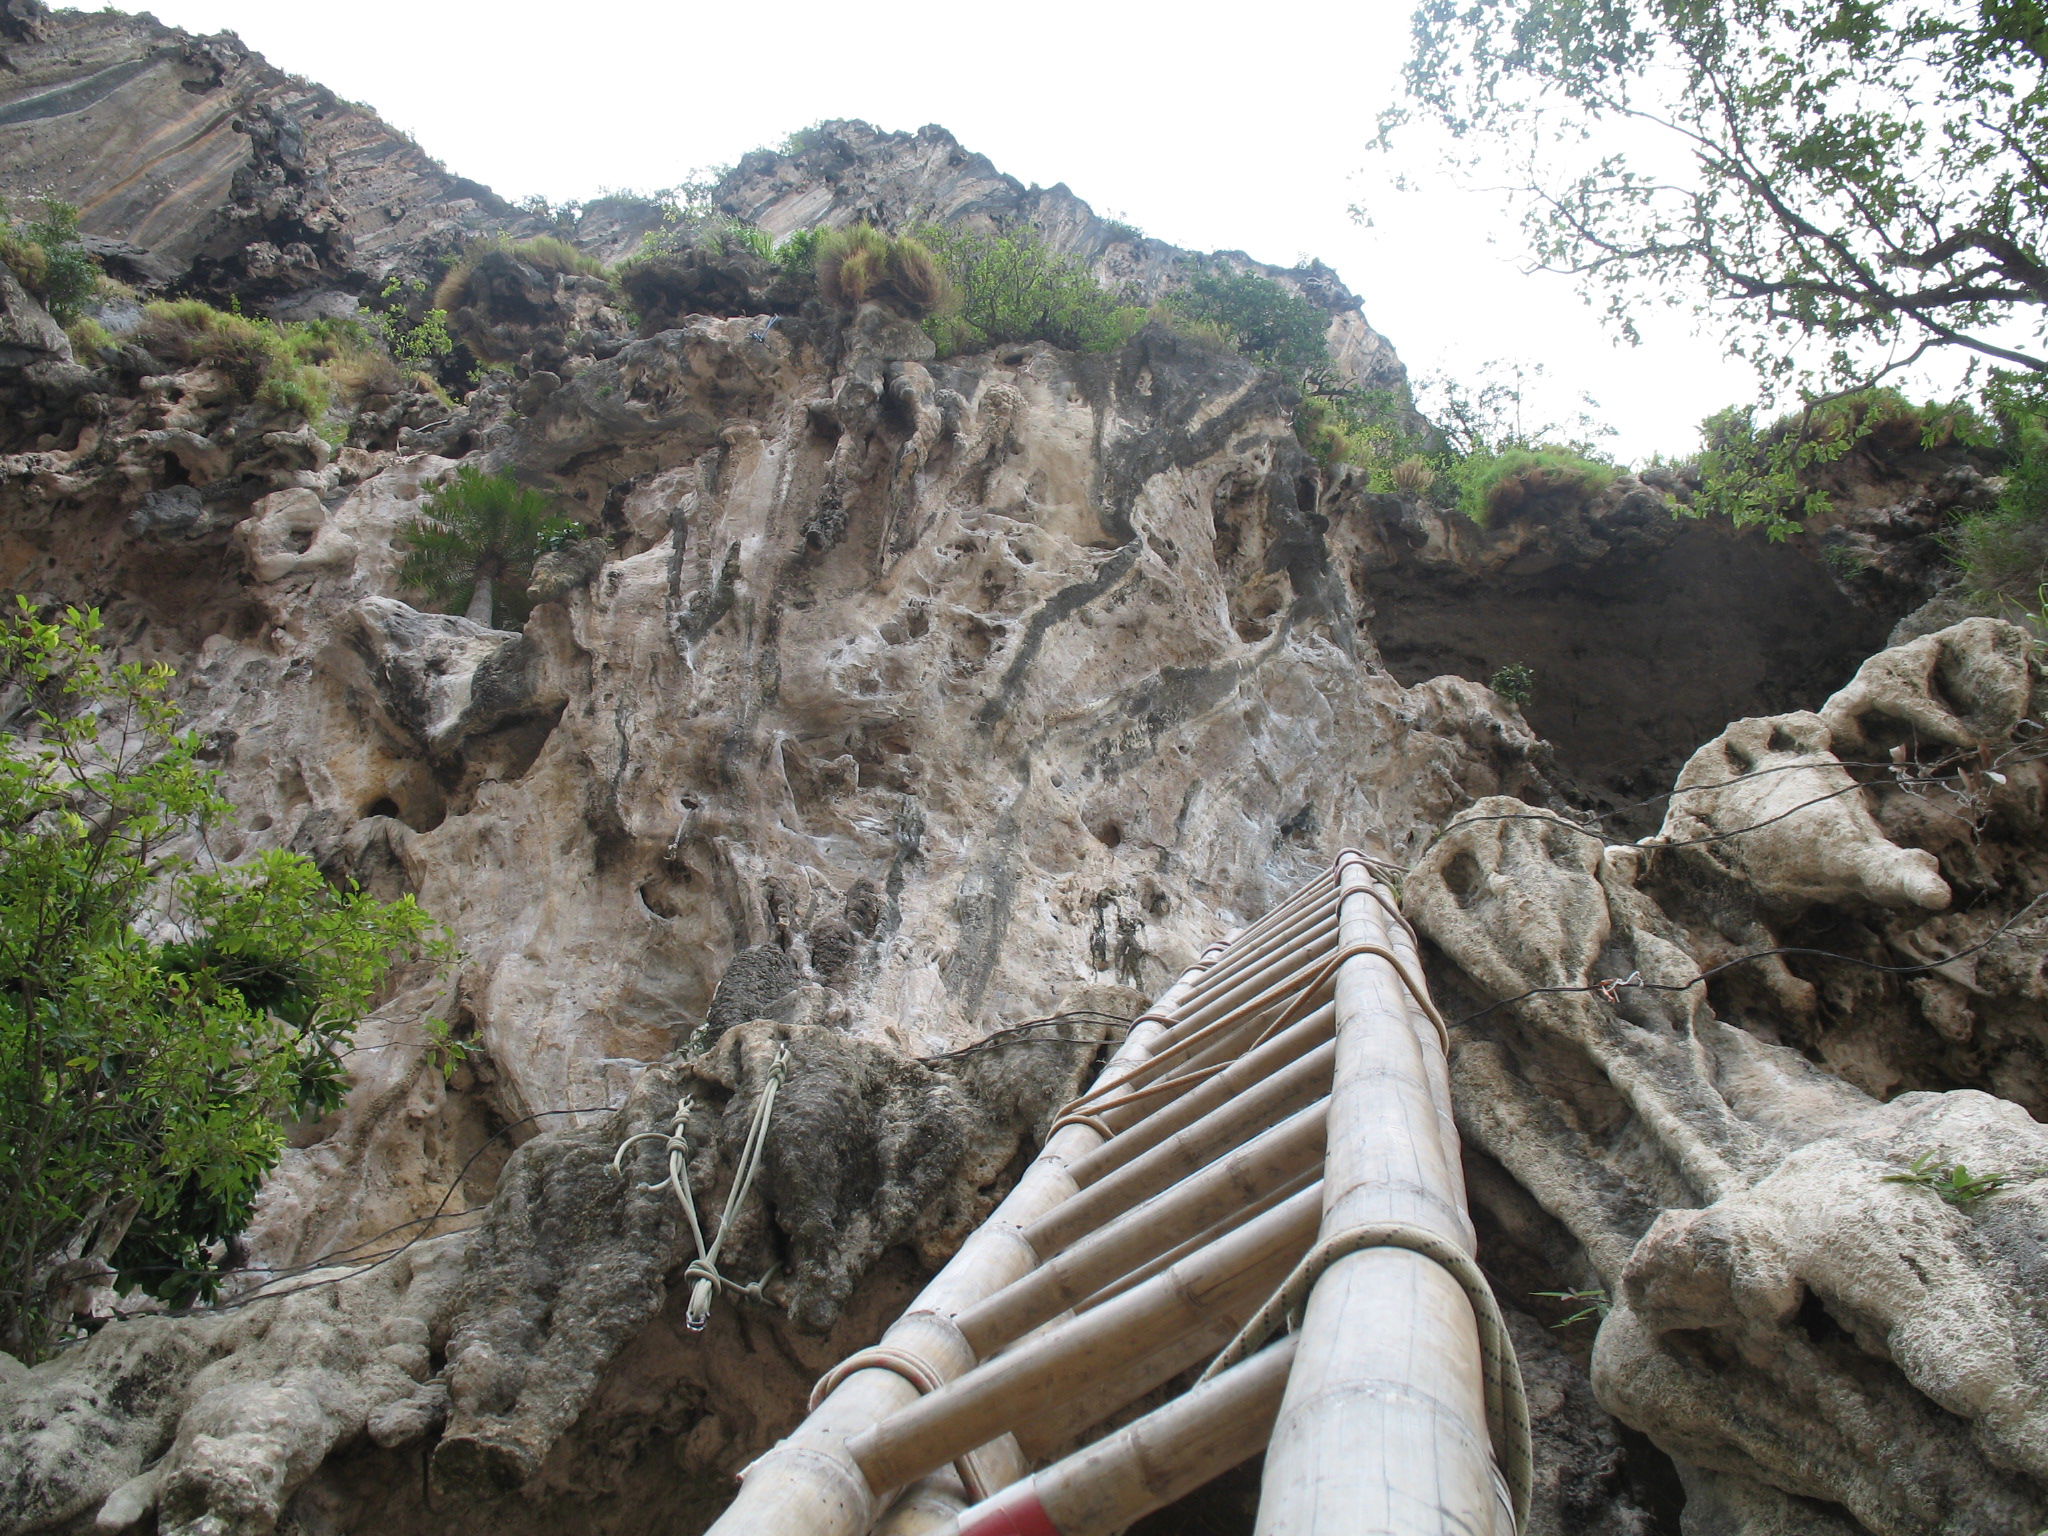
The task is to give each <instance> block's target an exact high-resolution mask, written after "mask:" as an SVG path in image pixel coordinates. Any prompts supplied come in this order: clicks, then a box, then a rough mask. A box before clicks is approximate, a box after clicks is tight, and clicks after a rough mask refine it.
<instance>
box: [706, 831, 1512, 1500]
mask: <svg viewBox="0 0 2048 1536" xmlns="http://www.w3.org/2000/svg"><path fill="white" fill-rule="evenodd" d="M1447 1043H1448V1042H1447V1035H1446V1031H1445V1027H1444V1024H1443V1020H1442V1018H1441V1016H1440V1015H1439V1014H1438V1013H1437V1011H1436V1009H1435V1007H1434V1005H1432V1004H1431V1002H1430V1000H1429V996H1428V993H1427V991H1426V989H1425V986H1424V983H1423V980H1422V971H1421V965H1420V960H1419V956H1418V955H1417V952H1416V945H1415V937H1414V934H1413V933H1412V931H1411V930H1410V929H1409V927H1408V925H1407V923H1406V922H1405V921H1404V920H1403V919H1402V918H1401V915H1400V912H1399V909H1398V907H1397V906H1396V905H1395V901H1394V898H1393V896H1392V894H1391V893H1390V892H1389V890H1388V889H1387V887H1386V886H1385V885H1384V884H1383V883H1382V882H1381V881H1380V879H1379V878H1378V876H1377V875H1376V873H1375V866H1374V864H1373V862H1372V861H1371V860H1368V859H1367V858H1366V857H1365V856H1364V855H1362V854H1359V853H1357V852H1356V851H1353V850H1348V849H1347V850H1346V851H1345V852H1344V853H1343V854H1341V855H1339V857H1338V859H1337V861H1336V864H1335V865H1334V866H1333V867H1332V868H1331V869H1329V870H1327V871H1325V872H1324V873H1323V874H1322V875H1320V876H1319V877H1318V878H1316V879H1315V880H1313V881H1311V882H1310V883H1309V884H1308V885H1307V886H1305V887H1303V888H1302V889H1301V890H1300V891H1298V892H1297V893H1296V894H1295V895H1294V896H1293V897H1291V898H1290V899H1289V900H1287V901H1286V902H1285V903H1283V904H1282V905H1281V906H1279V907H1278V908H1276V909H1275V910H1274V911H1272V912H1270V913H1268V914H1267V915H1266V916H1265V917H1264V918H1262V919H1260V920H1259V921H1258V922H1257V923H1255V924H1254V925H1252V926H1251V927H1250V928H1248V929H1245V930H1243V931H1242V932H1239V933H1237V934H1235V935H1234V936H1232V937H1231V938H1230V939H1229V940H1228V941H1227V942H1224V943H1221V944H1217V945H1214V946H1212V947H1211V948H1210V949H1209V950H1208V952H1207V953H1205V954H1204V955H1203V956H1202V958H1201V959H1200V960H1198V961H1197V962H1196V963H1195V964H1194V965H1193V966H1192V967H1190V968H1189V969H1188V971H1187V972H1186V973H1185V974H1183V975H1182V976H1181V977H1180V979H1179V980H1178V981H1176V982H1175V983H1174V984H1173V986H1171V987H1170V988H1168V989H1167V991H1166V992H1165V993H1164V994H1163V995H1162V996H1161V997H1160V998H1159V1000H1158V1001H1157V1002H1156V1003H1155V1004H1154V1005H1153V1007H1152V1008H1151V1010H1150V1011H1148V1012H1147V1013H1146V1014H1144V1015H1143V1016H1142V1017H1141V1018H1140V1019H1139V1020H1138V1022H1137V1023H1136V1025H1135V1026H1134V1027H1133V1028H1132V1029H1131V1031H1130V1033H1129V1034H1128V1035H1127V1036H1126V1037H1125V1039H1124V1042H1123V1044H1122V1046H1121V1047H1120V1048H1119V1049H1118V1050H1117V1052H1116V1053H1115V1055H1114V1056H1113V1057H1112V1058H1111V1060H1110V1062H1109V1064H1108V1065H1107V1066H1106V1067H1104V1068H1103V1070H1102V1073H1101V1075H1100V1076H1099V1077H1098V1078H1097V1080H1096V1082H1095V1085H1094V1086H1093V1087H1092V1088H1091V1089H1090V1090H1089V1091H1088V1092H1087V1093H1086V1094H1084V1095H1083V1096H1082V1097H1081V1098H1080V1099H1078V1100H1076V1101H1075V1103H1074V1104H1072V1105H1070V1106H1069V1107H1068V1109H1067V1111H1066V1112H1065V1113H1064V1114H1063V1115H1062V1116H1061V1117H1060V1118H1059V1119H1058V1120H1057V1121H1056V1122H1055V1123H1054V1126H1053V1130H1052V1134H1051V1135H1050V1136H1049V1137H1048V1139H1047V1142H1046V1145H1045V1149H1044V1150H1043V1151H1042V1152H1041V1153H1040V1154H1039V1156H1038V1158H1037V1160H1036V1161H1035V1162H1034V1163H1032V1164H1031V1166H1030V1167H1029V1169H1028V1170H1027V1171H1026V1172H1025V1174H1024V1175H1023V1177H1022V1178H1020V1179H1019V1180H1018V1182H1017V1185H1016V1187H1015V1188H1014V1189H1013V1190H1012V1191H1011V1193H1010V1195H1009V1197H1008V1198H1007V1199H1006V1200H1004V1201H1003V1203H1002V1204H1001V1205H1000V1206H998V1207H997V1208H996V1210H995V1211H994V1212H993V1213H992V1214H991V1215H990V1217H989V1218H988V1220H987V1221H986V1222H984V1223H983V1224H982V1225H981V1227H979V1228H978V1229H977V1230H976V1231H975V1232H974V1234H973V1235H972V1236H971V1237H970V1238H969V1239H968V1240H967V1242H966V1243H965V1244H964V1245H963V1246H962V1247H961V1249H960V1251H959V1253H958V1254H956V1255H955V1256H954V1258H953V1260H952V1261H951V1262H950V1263H949V1264H947V1265H946V1267H945V1268H944V1269H943V1270H941V1271H940V1273H939V1274H938V1276H937V1277H936V1278H935V1279H934V1280H933V1281H932V1282H931V1284H930V1285H929V1286H927V1287H926V1288H925V1290H924V1292H923V1293H922V1295H920V1296H919V1297H918V1299H917V1301H916V1302H915V1303H914V1304H913V1305H912V1306H911V1307H910V1309H909V1310H908V1311H907V1312H905V1313H904V1315H903V1316H902V1317H901V1318H900V1319H898V1320H897V1322H896V1323H895V1324H894V1325H893V1326H892V1327H891V1328H890V1329H889V1330H888V1332H887V1333H885V1334H884V1335H883V1337H882V1340H881V1342H880V1343H879V1344H877V1345H875V1346H874V1347H872V1348H869V1349H865V1350H861V1351H859V1352H858V1353H856V1354H854V1355H853V1356H851V1357H850V1358H848V1359H847V1360H845V1361H843V1362H842V1363H841V1364H840V1365H839V1366H837V1367H836V1368H834V1369H833V1370H832V1371H831V1372H829V1373H828V1374H827V1375H826V1376H825V1378H824V1379H823V1380H822V1381H820V1382H819V1383H818V1387H817V1390H816V1391H815V1392H814V1393H813V1396H812V1403H811V1413H810V1416H809V1417H808V1418H807V1419H806V1420H805V1421H804V1423H803V1424H802V1425H801V1426H800V1427H799V1428H798V1429H797V1431H796V1432H795V1433H794V1434H792V1435H791V1436H790V1437H789V1438H788V1439H786V1440H784V1441H782V1442H781V1443H780V1444H779V1445H777V1446H775V1447H774V1448H773V1449H772V1450H770V1451H768V1452H767V1453H766V1454H765V1455H763V1456H762V1457H761V1458H760V1459H759V1460H757V1461H755V1462H754V1464H753V1465H752V1466H750V1467H749V1468H748V1469H747V1470H746V1472H745V1473H744V1474H743V1477H742V1482H741V1486H740V1490H739V1493H738V1495H737V1496H736V1497H735V1499H734V1501H733V1503H732V1505H731V1507H730V1508H729V1509H728V1510H727V1511H726V1513H725V1514H724V1515H723V1516H722V1517H720V1519H719V1521H718V1522H717V1524H715V1525H714V1526H712V1528H711V1533H710V1536H1110V1533H1113V1532H1117V1531H1120V1530H1122V1529H1123V1528H1124V1527H1125V1526H1127V1525H1129V1524H1130V1523H1131V1522H1132V1521H1133V1520H1136V1519H1138V1518H1140V1517H1141V1516H1143V1515H1145V1514H1147V1513H1149V1512H1151V1511H1152V1510H1155V1509H1158V1508H1161V1507H1163V1506H1165V1505H1167V1504H1169V1503H1171V1502H1173V1501H1174V1500H1175V1499H1177V1498H1179V1497H1181V1496H1182V1495H1183V1494H1186V1493H1188V1492H1190V1491H1192V1490H1193V1489H1195V1488H1197V1487H1199V1486H1200V1485H1201V1484H1203V1483H1205V1482H1207V1481H1208V1480H1209V1479H1210V1478H1212V1477H1215V1476H1216V1475H1218V1474H1219V1473H1221V1472H1224V1471H1226V1470H1228V1469H1229V1468H1231V1467H1233V1466H1235V1465H1237V1464H1238V1463H1240V1462H1243V1461H1246V1460H1249V1459H1250V1458H1251V1457H1252V1456H1254V1455H1256V1454H1258V1453H1259V1452H1260V1451H1261V1450H1264V1451H1265V1452H1266V1467H1265V1475H1264V1482H1263V1489H1262V1495H1261V1499H1260V1505H1259V1517H1258V1525H1257V1532H1258V1536H1310V1533H1313V1536H1439V1533H1441V1536H1512V1533H1514V1532H1515V1531H1516V1530H1517V1529H1518V1528H1519V1526H1520V1524H1521V1522H1522V1520H1523V1519H1524V1517H1525V1516H1526V1512H1527V1503H1528V1489H1529V1457H1528V1422H1527V1416H1526V1412H1525V1410H1524V1408H1523V1405H1522V1397H1521V1377H1520V1373H1519V1371H1518V1370H1517V1369H1516V1366H1515V1361H1514V1355H1513V1351H1512V1350H1511V1349H1510V1348H1509V1347H1508V1346H1507V1343H1506V1339H1505V1335H1504V1331H1503V1329H1502V1327H1501V1323H1500V1315H1499V1312H1498V1310H1497V1309H1496V1307H1495V1305H1494V1301H1493V1297H1492V1295H1491V1293H1490V1292H1489V1291H1488V1290H1487V1287H1486V1283H1485V1281H1484V1280H1483V1279H1482V1278H1481V1277H1480V1275H1479V1271H1478V1268H1477V1266H1476V1265H1475V1264H1474V1262H1473V1259H1472V1248H1473V1238H1472V1228H1471V1222H1470V1220H1469V1218H1468V1217H1467V1215H1466V1211H1465V1193H1464V1183H1463V1178H1462V1176H1461V1174H1460V1171H1459V1163H1458V1138H1457V1132H1456V1130H1455V1128H1454V1127H1453V1125H1452V1121H1451V1111H1450V1085H1449V1076H1448V1072H1447V1069H1446V1064H1445V1056H1444V1053H1445V1048H1446V1045H1447ZM1205 1362H1206V1363H1207V1364H1208V1367H1209V1368H1208V1370H1207V1371H1206V1373H1205V1374H1203V1375H1202V1376H1201V1377H1200V1379H1199V1380H1197V1381H1196V1382H1195V1384H1194V1385H1192V1386H1190V1387H1188V1388H1187V1389H1186V1390H1184V1391H1182V1392H1180V1393H1178V1394H1177V1395H1175V1396H1173V1397H1171V1398H1169V1399H1168V1400H1167V1401H1166V1402H1165V1403H1164V1404H1163V1405H1162V1406H1159V1407H1157V1408H1154V1409H1153V1410H1151V1411H1150V1412H1147V1413H1144V1414H1143V1415H1141V1416H1139V1417H1137V1418H1134V1419H1130V1420H1129V1421H1128V1422H1123V1423H1121V1424H1120V1426H1119V1427H1117V1428H1115V1429H1113V1430H1109V1431H1107V1432H1103V1431H1102V1429H1101V1426H1102V1425H1104V1423H1105V1422H1106V1421H1109V1420H1111V1419H1114V1418H1118V1417H1119V1416H1120V1415H1122V1414H1123V1412H1124V1410H1127V1409H1128V1408H1129V1407H1130V1406H1131V1405H1132V1404H1133V1403H1135V1402H1137V1401H1138V1400H1139V1399H1141V1398H1144V1397H1145V1396H1146V1395H1147V1394H1149V1393H1153V1392H1155V1391H1156V1390H1157V1389H1159V1388H1161V1387H1163V1386H1165V1385H1166V1384H1168V1383H1170V1382H1172V1381H1173V1380H1175V1379H1176V1378H1180V1377H1183V1376H1185V1374H1186V1373H1187V1372H1188V1371H1189V1370H1190V1369H1192V1368H1194V1367H1197V1366H1201V1365H1203V1364H1204V1363H1205ZM1076 1445H1078V1446H1079V1449H1072V1447H1075V1446H1076ZM1034 1467H1036V1468H1037V1470H1035V1471H1034V1470H1032V1469H1033V1468H1034Z"/></svg>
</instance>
